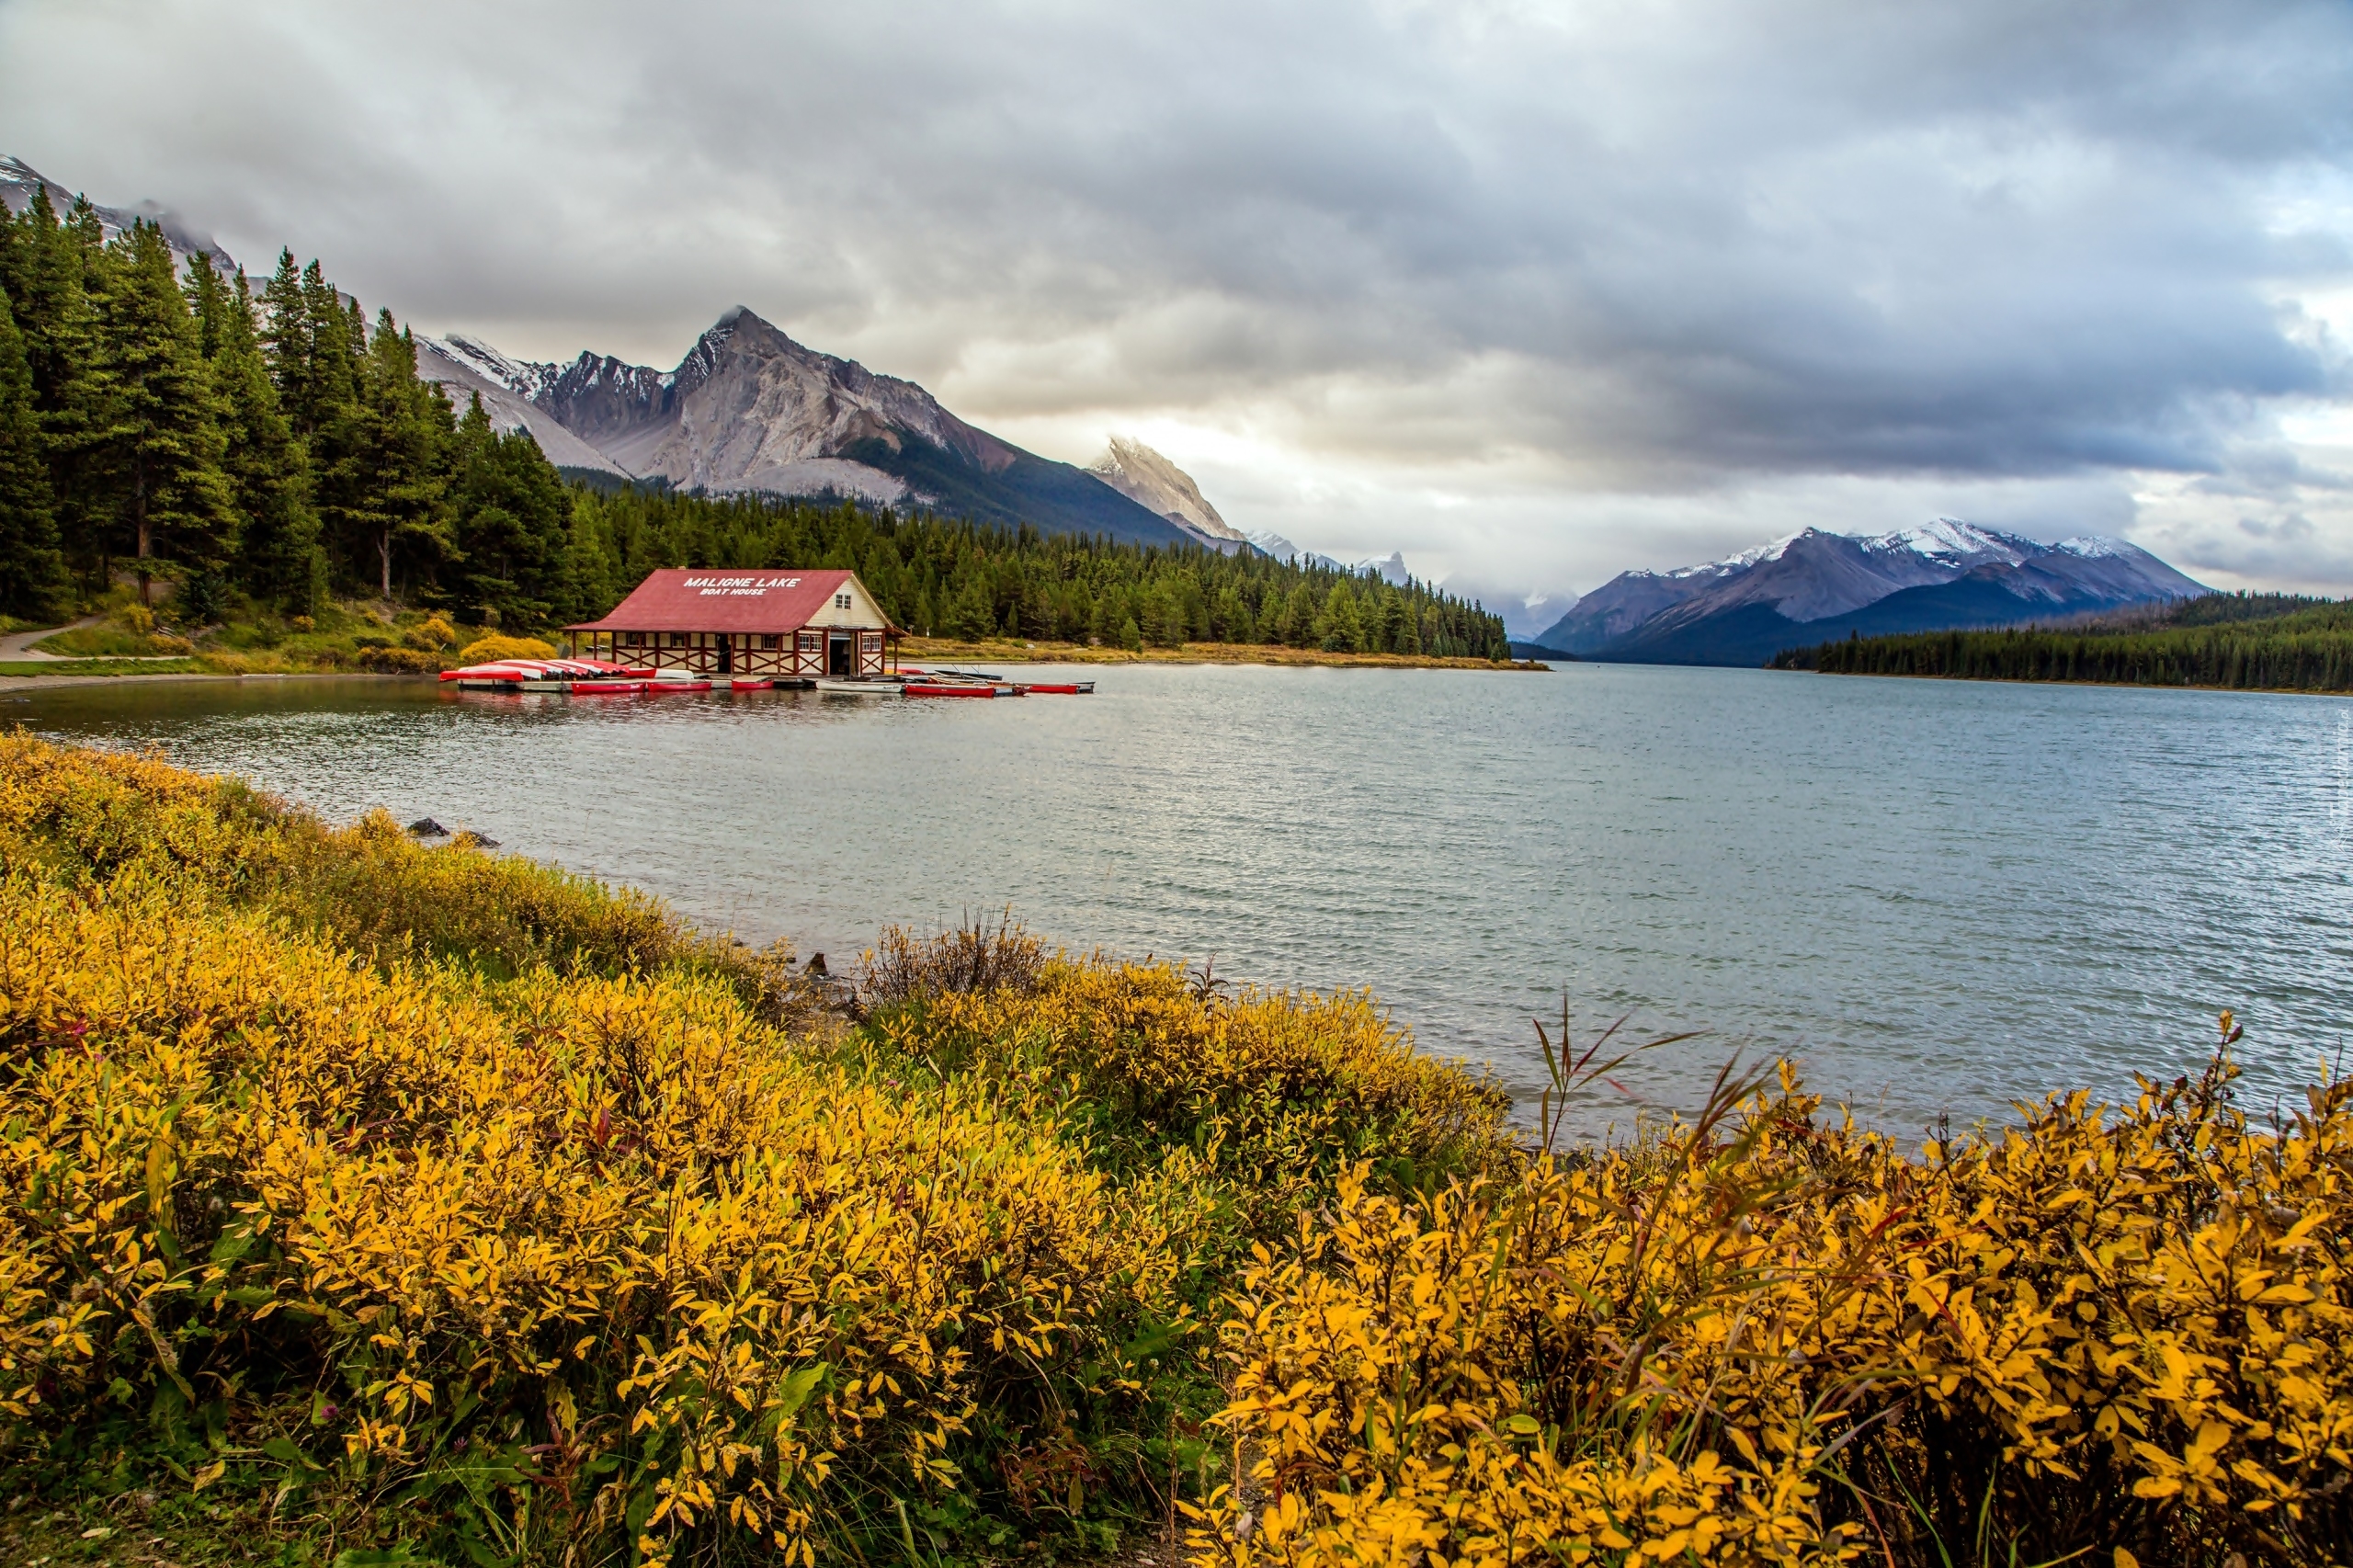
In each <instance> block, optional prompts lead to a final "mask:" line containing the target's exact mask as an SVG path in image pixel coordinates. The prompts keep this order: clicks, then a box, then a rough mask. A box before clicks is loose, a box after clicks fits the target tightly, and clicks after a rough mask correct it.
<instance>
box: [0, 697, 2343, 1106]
mask: <svg viewBox="0 0 2353 1568" xmlns="http://www.w3.org/2000/svg"><path fill="white" fill-rule="evenodd" d="M1088 673H1089V674H1091V675H1094V676H1097V678H1098V679H1099V681H1100V686H1099V688H1098V694H1097V695H1096V696H1094V697H1086V698H1030V699H1026V700H1022V701H1017V702H1015V701H998V702H944V703H921V702H898V701H891V702H876V701H871V700H862V699H838V698H826V697H822V696H819V695H816V694H813V693H781V692H762V693H740V694H732V693H725V692H721V693H713V694H711V695H710V696H708V697H678V696H671V697H658V698H643V699H569V700H567V699H561V698H545V699H542V698H531V697H523V698H514V697H487V696H474V695H471V694H470V695H465V696H460V695H458V694H455V693H451V692H449V691H446V690H444V689H441V688H439V687H434V686H429V685H426V684H424V683H416V682H391V681H331V682H330V681H319V682H313V681H278V682H271V681H246V682H242V683H236V684H229V683H204V684H186V685H149V686H126V687H76V688H59V689H51V690H40V691H37V692H35V693H34V694H32V695H31V696H30V697H26V696H24V695H23V694H8V696H9V697H10V698H12V699H13V700H8V701H5V702H0V716H14V717H16V718H18V719H21V720H23V721H25V722H29V723H31V724H33V725H34V726H35V727H37V728H39V729H40V730H43V731H46V732H50V733H56V734H59V735H61V736H65V737H71V738H76V739H101V740H104V741H106V742H108V744H137V745H144V744H151V743H153V744H161V745H163V746H164V747H165V749H166V751H167V752H168V753H169V755H170V756H172V757H173V758H174V759H175V760H177V761H180V762H182V763H185V764H187V765H189V766H193V767H203V768H207V769H215V770H222V771H233V772H238V773H244V774H247V775H250V776H251V777H253V778H256V779H257V780H259V781H261V782H262V783H263V784H265V785H266V786H267V787H269V788H271V789H275V790H281V791H283V792H285V793H288V794H290V795H293V796H296V797H298V798H300V799H301V800H304V801H309V802H311V803H313V804H314V805H316V806H317V807H319V808H320V809H322V810H323V811H324V812H328V813H330V814H332V815H336V816H347V815H350V814H353V813H356V812H359V811H362V810H364V809H366V808H368V807H370V806H377V805H381V806H384V807H387V808H389V809H391V810H392V812H394V813H395V814H396V815H397V816H399V817H400V819H401V820H402V821H404V822H406V821H409V820H411V819H413V818H415V817H418V816H423V815H428V814H429V815H432V816H434V817H437V818H438V819H439V820H440V821H441V822H442V823H444V824H449V825H451V826H458V825H464V826H470V827H473V828H477V829H479V830H480V831H482V832H483V833H484V834H486V835H489V836H491V837H493V838H496V839H499V840H501V841H503V842H504V844H505V845H506V846H507V847H508V848H510V849H514V850H518V851H521V852H524V853H527V854H531V855H536V856H540V857H544V858H550V859H553V860H557V861H560V862H562V863H563V864H564V865H567V866H570V867H573V868H574V869H579V870H583V871H586V872H589V873H591V874H593V875H596V876H599V877H604V878H609V879H613V880H616V881H628V882H633V883H636V884H638V885H640V886H642V887H644V888H647V889H649V890H651V891H653V892H657V893H660V894H661V895H663V896H664V897H665V898H667V899H669V900H670V901H671V902H672V903H675V904H676V906H677V907H678V908H679V909H680V910H681V911H683V912H684V913H686V914H687V915H688V916H690V917H691V918H693V919H695V920H697V921H698V922H699V923H702V924H705V925H708V926H722V927H732V928H733V929H734V930H735V931H737V932H738V933H739V934H741V935H743V936H744V937H746V938H747V939H751V940H755V941H758V940H765V939H767V938H768V937H775V936H779V935H781V936H789V937H791V938H792V939H793V940H794V941H795V942H796V943H797V944H799V946H800V947H801V949H802V950H803V951H804V952H806V951H810V950H813V949H823V950H827V951H830V952H831V953H833V954H834V955H835V959H836V960H838V959H839V958H840V957H841V956H842V955H844V954H845V952H854V951H856V950H857V949H859V948H861V947H863V946H865V945H866V944H867V943H868V942H870V940H871V938H872V936H873V933H874V931H875V930H876V928H877V927H878V926H880V925H881V923H883V922H886V921H900V922H909V923H914V924H916V925H918V926H939V925H945V924H949V923H952V922H954V921H955V920H957V919H958V918H960V917H961V915H964V914H965V913H966V912H968V911H969V912H973V913H979V912H983V911H995V910H996V909H998V908H999V907H1001V906H1004V905H1007V904H1009V905H1011V907H1012V908H1013V910H1014V912H1015V914H1016V915H1017V916H1019V917H1020V918H1023V919H1025V920H1027V921H1028V922H1029V924H1030V925H1031V926H1033V927H1035V928H1037V929H1039V930H1040V931H1042V932H1044V933H1046V934H1047V935H1049V936H1051V937H1056V938H1059V939H1061V940H1063V941H1065V942H1068V943H1071V944H1073V945H1074V946H1088V947H1092V946H1097V945H1100V946H1103V947H1105V948H1108V949H1115V950H1118V951H1120V952H1125V953H1131V954H1143V953H1155V954H1159V955H1161V956H1164V957H1170V956H1181V957H1183V958H1185V959H1187V960H1190V961H1199V960H1203V959H1207V958H1211V957H1213V958H1214V960H1215V961H1216V966H1217V970H1218V972H1219V973H1220V974H1221V975H1233V976H1235V977H1241V978H1247V979H1250V980H1254V981H1257V982H1261V983H1268V984H1278V985H1306V986H1314V987H1332V986H1341V985H1359V984H1360V985H1369V986H1370V987H1372V988H1373V989H1374V990H1375V991H1376V992H1378V993H1379V994H1381V996H1382V997H1383V998H1385V999H1386V1000H1387V1001H1388V1002H1389V1003H1390V1004H1391V1005H1392V1006H1393V1007H1394V1009H1395V1012H1396V1015H1397V1017H1398V1019H1399V1021H1400V1022H1402V1023H1404V1024H1406V1025H1408V1026H1409V1027H1410V1028H1413V1030H1414V1031H1415V1035H1416V1036H1417V1037H1418V1038H1419V1040H1421V1041H1422V1042H1423V1044H1424V1045H1426V1046H1427V1047H1429V1048H1431V1049H1435V1050H1438V1051H1449V1052H1454V1053H1457V1054H1461V1055H1464V1056H1468V1057H1472V1058H1477V1059H1483V1060H1489V1061H1493V1062H1495V1063H1496V1065H1497V1067H1498V1069H1499V1071H1500V1072H1501V1073H1502V1074H1503V1075H1504V1077H1505V1078H1506V1081H1507V1082H1508V1083H1509V1084H1511V1085H1512V1086H1513V1087H1514V1088H1515V1089H1516V1090H1518V1091H1520V1092H1522V1093H1532V1091H1533V1088H1534V1087H1535V1085H1537V1084H1538V1083H1539V1082H1540V1078H1541V1071H1542V1069H1541V1064H1540V1062H1539V1061H1538V1059H1537V1058H1536V1055H1535V1051H1534V1041H1535V1036H1534V1032H1533V1030H1532V1028H1531V1027H1530V1023H1529V1020H1530V1018H1531V1017H1532V1016H1534V1015H1537V1014H1550V1013H1554V1012H1557V1010H1558V1007H1559V1005H1560V998H1561V995H1562V994H1563V992H1564V991H1565V993H1566V994H1567V995H1568V997H1569V999H1570V1003H1571V1006H1572V1007H1573V1008H1574V1011H1575V1013H1576V1015H1577V1016H1578V1017H1579V1018H1580V1019H1581V1020H1582V1021H1583V1022H1584V1023H1586V1024H1587V1025H1594V1024H1599V1023H1602V1022H1606V1021H1608V1019H1610V1018H1614V1017H1618V1016H1620V1015H1621V1014H1626V1015H1631V1018H1632V1023H1633V1027H1635V1028H1642V1029H1646V1030H1666V1029H1684V1028H1704V1029H1707V1030H1709V1031H1711V1032H1710V1033H1709V1034H1708V1035H1707V1036H1706V1038H1704V1039H1703V1040H1698V1041H1694V1042H1691V1043H1688V1044H1685V1045H1680V1046H1677V1047H1673V1048H1670V1049H1668V1050H1665V1051H1659V1052H1656V1053H1654V1054H1652V1055H1650V1056H1648V1057H1646V1058H1644V1059H1643V1060H1641V1061H1639V1062H1636V1063H1634V1064H1632V1065H1631V1067H1630V1069H1629V1070H1628V1071H1627V1072H1626V1073H1624V1074H1619V1075H1618V1076H1619V1081H1620V1084H1622V1085H1623V1086H1624V1090H1625V1097H1624V1098H1622V1099H1620V1098H1614V1097H1613V1098H1610V1099H1608V1101H1606V1102H1604V1101H1598V1100H1597V1101H1596V1102H1595V1103H1594V1104H1592V1105H1589V1106H1587V1107H1586V1108H1584V1113H1585V1116H1586V1119H1587V1120H1588V1121H1589V1122H1599V1121H1603V1120H1608V1119H1616V1120H1618V1121H1620V1122H1623V1121H1625V1120H1627V1119H1630V1118H1631V1112H1632V1109H1633V1108H1634V1106H1635V1105H1636V1104H1637V1103H1638V1101H1650V1102H1654V1103H1664V1104H1670V1105H1673V1104H1688V1102H1689V1101H1690V1100H1691V1099H1692V1098H1694V1097H1695V1096H1697V1095H1698V1094H1699V1092H1700V1090H1701V1089H1702V1087H1703V1086H1704V1080H1705V1078H1706V1077H1707V1076H1708V1074H1710V1073H1711V1071H1712V1069H1713V1067H1714V1066H1715V1064H1716V1063H1717V1062H1720V1061H1721V1060H1722V1058H1723V1057H1724V1056H1725V1055H1727V1054H1729V1053H1731V1052H1732V1051H1735V1050H1738V1051H1744V1052H1745V1053H1747V1054H1749V1055H1751V1056H1756V1055H1760V1054H1764V1053H1769V1052H1773V1051H1786V1052H1790V1053H1792V1054H1795V1055H1797V1056H1799V1057H1801V1058H1802V1060H1803V1061H1804V1062H1805V1063H1806V1066H1807V1070H1808V1072H1809V1074H1810V1075H1811V1077H1812V1079H1813V1081H1814V1082H1815V1083H1816V1085H1819V1086H1820V1087H1822V1088H1824V1089H1825V1090H1828V1091H1830V1092H1832V1093H1834V1094H1836V1095H1838V1096H1843V1097H1847V1098H1848V1099H1850V1100H1852V1101H1853V1102H1854V1103H1856V1104H1857V1105H1858V1107H1859V1108H1860V1109H1862V1110H1863V1111H1864V1113H1865V1114H1867V1115H1869V1116H1870V1117H1871V1118H1872V1119H1877V1120H1881V1121H1883V1122H1885V1123H1887V1124H1889V1125H1891V1126H1893V1127H1896V1128H1900V1129H1906V1130H1910V1129H1917V1128H1919V1127H1920V1126H1922V1125H1924V1124H1925V1123H1926V1122H1927V1120H1928V1119H1931V1118H1933V1117H1934V1116H1935V1115H1936V1114H1937V1113H1938V1112H1939V1111H1950V1112H1952V1113H1954V1114H1955V1115H1956V1116H1957V1117H1961V1118H1968V1117H1973V1116H1977V1115H1981V1114H1988V1113H1996V1114H1997V1113H1999V1112H2000V1111H2001V1110H2002V1108H2003V1107H2004V1106H2005V1104H2006V1102H2007V1101H2008V1100H2010V1099H2011V1098H2013V1097H2015V1096H2023V1095H2034V1094H2039V1093H2040V1091H2042V1090H2043V1089H2045V1088H2049V1087H2054V1086H2058V1085H2073V1084H2077V1083H2088V1084H2092V1085H2097V1086H2098V1087H2100V1088H2102V1089H2104V1090H2109V1091H2115V1090H2120V1089H2122V1088H2124V1087H2128V1086H2129V1085H2130V1074H2131V1072H2132V1071H2133V1070H2134V1069H2136V1068H2137V1069H2143V1070H2147V1071H2151V1072H2163V1073H2165V1074H2171V1073H2174V1072H2177V1071H2180V1070H2182V1069H2183V1068H2184V1067H2185V1066H2187V1065H2188V1064H2190V1063H2191V1062H2194V1061H2195V1060H2196V1059H2197V1056H2198V1053H2199V1052H2200V1051H2202V1050H2203V1049H2204V1048H2205V1046H2206V1045H2207V1043H2208V1042H2209V1041H2210V1040H2211V1030H2212V1025H2211V1018H2212V1016H2213V1014H2214V1013H2215V1012H2217V1011H2218V1010H2219V1009H2221V1008H2222V1007H2225V1006H2229V1007H2235V1008H2237V1009H2238V1010H2239V1012H2240V1013H2241V1015H2242V1017H2245V1020H2246V1022H2247V1026H2248V1036H2247V1044H2246V1046H2245V1048H2243V1049H2245V1050H2246V1051H2248V1052H2249V1061H2250V1062H2251V1064H2252V1067H2253V1072H2252V1073H2251V1074H2250V1076H2251V1079H2252V1080H2253V1081H2252V1082H2251V1083H2250V1085H2249V1087H2250V1090H2251V1091H2252V1092H2253V1096H2254V1097H2256V1098H2259V1099H2268V1096H2270V1095H2271V1094H2272V1093H2273V1092H2274V1091H2275V1090H2276V1088H2277V1087H2278V1086H2279V1085H2282V1084H2284V1083H2287V1082H2289V1081H2290V1080H2292V1079H2295V1078H2297V1077H2300V1076H2302V1075H2305V1074H2309V1073H2310V1072H2311V1071H2312V1070H2313V1066H2314V1064H2315V1063H2316V1062H2318V1061H2320V1060H2321V1059H2322V1058H2323V1057H2324V1056H2333V1055H2334V1054H2335V1053H2336V1050H2337V1047H2338V1043H2339V1041H2340V1040H2341V1039H2342V1038H2343V1035H2344V1031H2345V1023H2346V1020H2347V1014H2348V1009H2347V1002H2348V1000H2353V970H2348V958H2349V957H2353V933H2348V928H2347V924H2348V915H2353V890H2348V886H2347V871H2348V861H2347V849H2348V844H2349V843H2353V705H2348V704H2347V703H2346V702H2344V701H2340V700H2336V699H2315V698H2299V697H2268V696H2254V695H2245V694H2231V693H2208V692H2178V691H2136V690H2121V689H2115V688H2098V687H2018V686H1994V685H1972V684H1963V683H1949V684H1948V683H1940V682H1928V681H1899V680H1855V679H1839V678H1836V677H1829V676H1798V675H1777V674H1768V673H1766V672H1761V671H1741V670H1683V669H1646V668H1625V667H1610V666H1602V665H1576V666H1572V667H1569V668H1565V669H1562V670H1559V671H1556V672H1555V673H1553V674H1552V675H1549V676H1528V675H1506V674H1493V675H1488V674H1472V673H1462V672H1452V671H1371V670H1275V669H1264V668H1233V667H1214V666H1211V667H1172V666H1165V665H1164V666H1150V665H1146V666H1132V667H1123V668H1117V669H1111V670H1108V671H1091V672H1088ZM1613 1094H1614V1091H1613Z"/></svg>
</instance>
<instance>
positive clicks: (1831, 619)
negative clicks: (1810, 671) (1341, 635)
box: [1530, 517, 2207, 665]
mask: <svg viewBox="0 0 2353 1568" xmlns="http://www.w3.org/2000/svg"><path fill="white" fill-rule="evenodd" d="M2206 591H2207V589H2206V587H2205V585H2203V584H2200V583H2199V582H2197V581H2195V580H2194V579H2192V578H2189V577H2188V576H2185V575H2184V574H2181V573H2179V572H2177V571H2176V570H2174V568H2173V567H2171V566H2169V565H2167V564H2166V563H2165V562H2163V561H2161V560H2159V559H2158V558H2157V557H2156V556H2154V555H2152V554H2150V553H2149V552H2148V551H2144V550H2143V549H2142V548H2141V547H2140V546H2138V545H2135V544H2132V543H2131V542H2130V541H2129V540H2120V539H2110V538H2106V537H2102V536H2096V535H2094V536H2083V537H2078V538H2075V539H2068V540H2061V541H2059V542H2058V543H2056V544H2042V543H2040V542H2038V541H2036V540H2029V539H2025V538H2022V537H2020V536H2018V535H2016V534H2007V533H2003V532H2001V531H1999V530H1997V529H1993V528H1981V527H1979V526H1977V525H1975V524H1972V523H1965V522H1961V521H1960V520H1958V519H1956V518H1951V517H1939V518H1937V519H1935V520H1934V521H1932V522H1930V523H1927V524H1926V525H1923V526H1921V527H1917V528H1899V529H1896V530H1894V531H1893V532H1890V533H1885V534H1877V535H1869V536H1857V535H1850V534H1836V533H1829V532H1825V531H1824V530H1823V529H1820V528H1804V529H1802V530H1800V531H1799V532H1797V533H1794V534H1790V535H1789V536H1787V537H1786V538H1783V539H1779V540H1774V541H1772V542H1771V543H1769V544H1764V545H1758V546H1756V547H1753V548H1752V549H1749V550H1745V551H1741V552H1739V553H1738V554H1736V555H1733V556H1728V557H1725V558H1724V559H1722V560H1720V561H1711V562H1703V563H1701V564H1699V565H1697V566H1686V567H1679V568H1677V569H1675V570H1673V571H1670V572H1650V571H1635V572H1621V573H1620V574H1618V575H1617V576H1616V577H1613V578H1611V579H1610V580H1609V581H1608V583H1605V584H1603V585H1601V586H1600V587H1598V588H1597V589H1595V590H1594V591H1593V592H1592V593H1590V594H1587V595H1586V596H1585V597H1583V598H1581V599H1579V600H1578V601H1577V602H1576V603H1575V604H1574V605H1573V606H1571V607H1570V608H1569V610H1568V612H1567V613H1566V614H1564V615H1563V616H1562V618H1561V619H1559V620H1557V621H1555V622H1554V623H1553V624H1552V625H1551V626H1550V627H1548V628H1546V629H1545V630H1544V631H1541V632H1540V633H1538V634H1537V635H1536V636H1535V637H1534V638H1532V639H1530V641H1532V642H1540V643H1543V644H1545V645H1547V646H1550V647H1554V648H1559V649H1562V650H1563V651H1565V652H1568V653H1575V654H1576V655H1578V656H1579V657H1581V658H1592V659H1602V660H1618V661H1621V662H1628V663H1658V664H1716V665H1747V664H1757V663H1761V662H1762V661H1763V660H1765V659H1767V658H1769V657H1770V656H1771V655H1772V654H1774V653H1778V652H1779V650H1780V649H1781V648H1784V647H1794V646H1799V645H1801V644H1803V643H1810V642H1821V641H1824V638H1825V637H1828V636H1844V635H1846V634H1847V631H1849V630H1860V629H1861V627H1862V625H1863V623H1864V622H1865V621H1868V622H1870V626H1871V628H1872V629H1873V630H1874V631H1944V630H1949V629H1957V628H1961V627H1984V626H1996V625H2015V624H2018V623H2021V622H2025V621H2029V620H2037V619H2051V618H2052V617H2055V616H2063V615H2071V614H2075V613H2079V612H2083V611H2086V610H2099V609H2110V608H2120V607H2123V606H2127V605H2134V604H2145V603H2154V602H2157V601H2160V600H2168V599H2177V598H2187V597H2195V596H2197V595H2200V594H2203V593H2205V592H2206Z"/></svg>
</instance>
